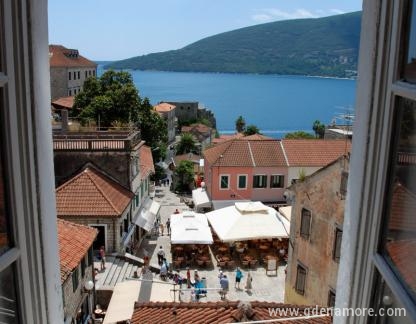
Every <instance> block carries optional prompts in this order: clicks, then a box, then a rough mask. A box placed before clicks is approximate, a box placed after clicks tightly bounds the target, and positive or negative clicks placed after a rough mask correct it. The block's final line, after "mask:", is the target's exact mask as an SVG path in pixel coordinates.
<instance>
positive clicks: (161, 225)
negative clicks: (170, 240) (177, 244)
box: [159, 222, 165, 236]
mask: <svg viewBox="0 0 416 324" xmlns="http://www.w3.org/2000/svg"><path fill="white" fill-rule="evenodd" d="M159 228H160V235H162V236H163V233H164V232H165V228H164V226H163V223H162V222H161V223H160V224H159Z"/></svg>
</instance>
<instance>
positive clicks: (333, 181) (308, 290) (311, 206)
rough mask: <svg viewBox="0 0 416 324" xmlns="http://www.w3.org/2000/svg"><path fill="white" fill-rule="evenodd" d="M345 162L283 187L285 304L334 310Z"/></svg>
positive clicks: (329, 166)
mask: <svg viewBox="0 0 416 324" xmlns="http://www.w3.org/2000/svg"><path fill="white" fill-rule="evenodd" d="M348 167H349V157H348V156H341V157H339V158H338V159H337V160H335V161H334V162H332V163H331V164H329V165H327V166H326V167H324V168H322V169H320V170H319V171H317V172H315V173H313V174H312V175H310V176H308V177H306V178H305V180H304V181H301V182H297V183H296V184H294V185H292V186H291V187H289V189H288V190H289V192H290V194H289V195H290V197H289V199H290V200H291V201H292V216H291V224H290V243H291V244H289V260H288V267H287V276H286V288H285V302H286V303H290V304H298V305H320V306H334V303H335V294H336V291H335V289H336V285H337V275H338V267H339V260H340V254H341V250H340V249H341V241H342V232H343V222H344V205H345V196H346V184H347V179H348Z"/></svg>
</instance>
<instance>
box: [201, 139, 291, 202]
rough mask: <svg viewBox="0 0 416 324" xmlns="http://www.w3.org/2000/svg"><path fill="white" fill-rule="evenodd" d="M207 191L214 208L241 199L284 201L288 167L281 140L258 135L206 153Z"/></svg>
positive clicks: (233, 141)
mask: <svg viewBox="0 0 416 324" xmlns="http://www.w3.org/2000/svg"><path fill="white" fill-rule="evenodd" d="M204 159H205V164H204V171H205V188H206V191H207V194H208V196H209V197H210V199H211V201H212V203H213V207H214V209H217V208H221V207H224V206H228V205H231V204H233V203H234V202H235V201H238V200H253V201H262V202H281V201H284V196H283V195H284V191H285V188H286V187H287V185H288V183H287V174H288V165H287V162H286V159H285V156H284V153H283V150H282V146H281V143H280V141H278V140H274V139H269V138H266V137H259V136H257V137H256V136H247V137H244V138H238V139H233V140H230V141H226V142H223V143H220V144H217V145H216V146H214V147H212V148H209V149H207V150H205V151H204Z"/></svg>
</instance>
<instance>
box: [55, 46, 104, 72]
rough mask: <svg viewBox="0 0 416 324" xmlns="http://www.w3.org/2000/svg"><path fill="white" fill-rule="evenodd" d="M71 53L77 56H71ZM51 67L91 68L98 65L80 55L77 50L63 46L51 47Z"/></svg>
mask: <svg viewBox="0 0 416 324" xmlns="http://www.w3.org/2000/svg"><path fill="white" fill-rule="evenodd" d="M71 53H74V54H76V55H73V56H71ZM49 65H50V66H51V67H91V68H96V67H97V64H95V63H94V62H92V61H90V60H88V59H87V58H85V57H83V56H81V55H79V53H78V51H77V50H74V49H68V48H66V47H64V46H62V45H49Z"/></svg>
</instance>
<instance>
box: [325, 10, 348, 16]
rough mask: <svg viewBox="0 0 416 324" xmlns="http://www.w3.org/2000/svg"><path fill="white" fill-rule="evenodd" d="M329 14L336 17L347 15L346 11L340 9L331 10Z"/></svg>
mask: <svg viewBox="0 0 416 324" xmlns="http://www.w3.org/2000/svg"><path fill="white" fill-rule="evenodd" d="M329 12H331V13H333V14H336V15H341V14H344V13H345V11H343V10H340V9H330V10H329Z"/></svg>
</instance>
